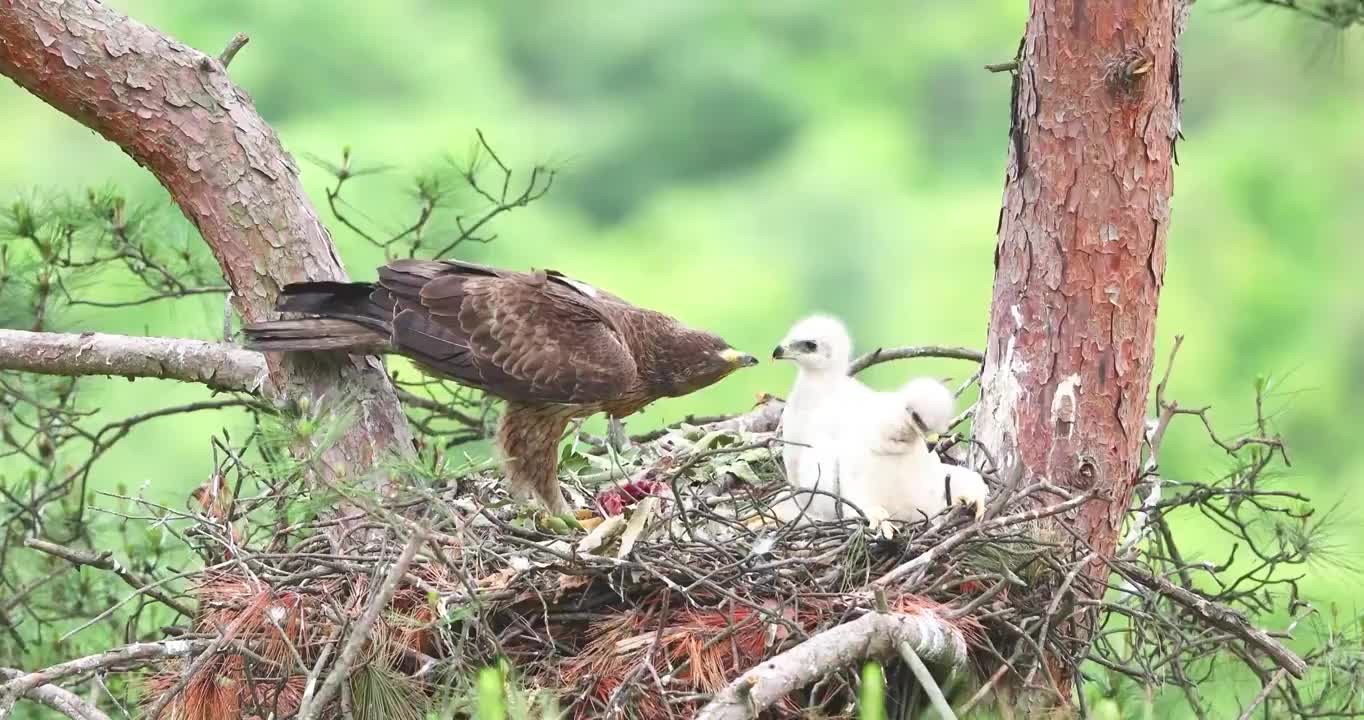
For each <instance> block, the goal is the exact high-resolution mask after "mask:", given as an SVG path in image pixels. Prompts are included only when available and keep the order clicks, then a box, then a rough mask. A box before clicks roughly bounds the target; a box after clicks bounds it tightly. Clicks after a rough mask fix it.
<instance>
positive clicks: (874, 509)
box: [867, 505, 895, 540]
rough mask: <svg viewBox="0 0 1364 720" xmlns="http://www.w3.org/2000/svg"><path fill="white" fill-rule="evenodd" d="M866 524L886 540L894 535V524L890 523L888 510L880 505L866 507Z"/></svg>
mask: <svg viewBox="0 0 1364 720" xmlns="http://www.w3.org/2000/svg"><path fill="white" fill-rule="evenodd" d="M867 525H868V526H869V527H870V528H871V529H872V531H873V532H875V533H877V534H878V535H880V536H881V537H883V538H885V539H887V540H889V539H891V538H892V537H894V536H895V526H894V525H891V523H890V511H889V510H886V509H885V508H884V507H881V506H880V505H873V506H871V507H869V508H867Z"/></svg>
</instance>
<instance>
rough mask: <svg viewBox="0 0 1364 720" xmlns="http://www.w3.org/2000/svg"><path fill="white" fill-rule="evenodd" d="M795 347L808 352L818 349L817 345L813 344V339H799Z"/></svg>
mask: <svg viewBox="0 0 1364 720" xmlns="http://www.w3.org/2000/svg"><path fill="white" fill-rule="evenodd" d="M796 349H797V350H799V351H801V352H808V353H809V352H814V351H815V350H817V349H819V346H818V345H816V344H815V341H814V340H801V341H800V342H798V343H796Z"/></svg>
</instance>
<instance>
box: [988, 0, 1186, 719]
mask: <svg viewBox="0 0 1364 720" xmlns="http://www.w3.org/2000/svg"><path fill="white" fill-rule="evenodd" d="M1186 16H1187V7H1186V6H1185V3H1184V2H1183V0H1153V1H1151V2H1121V1H1120V0H1088V1H1086V0H1034V1H1033V3H1032V11H1031V15H1030V17H1029V20H1028V26H1027V30H1026V34H1025V36H1024V39H1023V44H1022V47H1021V49H1020V53H1019V63H1018V70H1017V71H1016V74H1015V77H1014V85H1013V101H1012V103H1013V107H1012V123H1011V130H1010V140H1011V142H1010V150H1009V164H1008V170H1007V173H1006V178H1005V189H1004V201H1003V207H1002V209H1001V211H1000V219H999V228H998V233H999V237H998V245H997V247H996V250H995V285H994V297H993V302H992V306H991V311H990V333H989V339H988V342H987V346H986V357H985V366H984V371H983V375H982V399H981V405H980V408H979V411H978V413H977V416H976V421H975V435H976V439H977V440H979V441H980V442H981V444H982V445H983V447H984V449H985V450H986V451H988V454H989V455H990V456H991V458H992V459H993V460H994V461H995V463H996V464H997V465H998V466H999V467H1001V468H1008V469H1012V468H1015V467H1017V466H1018V465H1019V464H1021V466H1022V469H1023V473H1022V474H1021V475H1012V476H1013V477H1018V478H1026V480H1025V482H1029V481H1035V480H1038V479H1046V480H1049V481H1051V482H1052V483H1055V484H1057V485H1059V486H1062V487H1064V488H1067V489H1069V490H1071V491H1073V492H1077V493H1080V492H1086V491H1090V490H1091V489H1092V490H1094V491H1095V495H1096V496H1097V497H1098V498H1099V499H1101V500H1103V502H1094V503H1089V504H1087V505H1085V506H1083V507H1081V508H1080V509H1078V510H1077V511H1075V513H1073V514H1071V515H1065V516H1059V517H1058V519H1057V520H1055V521H1054V522H1056V523H1060V524H1063V525H1065V526H1066V530H1069V531H1073V532H1074V537H1078V538H1080V539H1082V540H1083V541H1084V542H1085V543H1087V544H1088V546H1089V549H1092V550H1093V551H1095V552H1096V553H1097V557H1098V558H1099V559H1097V560H1095V561H1094V562H1093V563H1092V564H1091V565H1090V567H1089V570H1088V574H1089V575H1091V577H1094V578H1098V577H1102V576H1104V575H1106V574H1107V566H1106V565H1105V564H1104V563H1103V561H1102V558H1103V557H1105V556H1108V555H1110V554H1111V553H1112V551H1113V549H1114V546H1115V543H1116V540H1117V534H1118V531H1119V524H1120V523H1121V520H1122V516H1123V514H1124V511H1125V510H1126V508H1127V505H1128V502H1129V499H1130V497H1131V493H1132V488H1133V484H1134V482H1135V480H1136V477H1137V475H1138V469H1139V468H1138V461H1139V456H1140V449H1141V443H1142V438H1143V434H1144V428H1145V419H1146V412H1145V409H1146V404H1147V403H1146V398H1147V392H1148V388H1149V385H1150V380H1151V371H1152V364H1153V363H1152V355H1153V342H1154V337H1155V321H1156V307H1157V302H1158V300H1159V297H1160V288H1161V283H1162V277H1163V275H1164V272H1165V238H1166V231H1167V228H1168V226H1169V219H1170V196H1171V192H1172V187H1173V186H1172V167H1171V166H1172V160H1173V157H1174V143H1175V140H1176V138H1177V137H1178V134H1179V120H1178V106H1179V61H1178V55H1177V51H1176V43H1177V40H1178V36H1179V33H1180V31H1181V30H1182V28H1183V25H1184V22H1185V18H1186ZM1001 475H1002V476H1005V477H1009V476H1011V473H1010V472H1009V471H1008V470H1006V471H1005V472H1003V473H1001ZM1060 536H1061V537H1064V538H1070V537H1072V535H1070V534H1069V533H1066V534H1061V535H1060ZM1085 552H1088V549H1087V550H1085ZM1078 634H1079V635H1080V636H1081V637H1080V639H1081V640H1083V639H1084V637H1083V636H1084V633H1083V632H1080V633H1078ZM1062 684H1063V685H1065V686H1066V687H1063V688H1058V689H1059V690H1061V691H1062V692H1063V693H1068V689H1069V684H1068V682H1066V681H1065V679H1064V678H1062Z"/></svg>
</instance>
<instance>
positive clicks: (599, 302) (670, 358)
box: [244, 260, 758, 513]
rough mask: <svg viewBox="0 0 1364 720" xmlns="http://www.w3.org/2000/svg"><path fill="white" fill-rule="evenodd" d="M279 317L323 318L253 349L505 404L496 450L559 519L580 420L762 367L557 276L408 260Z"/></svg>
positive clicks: (623, 411)
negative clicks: (403, 360)
mask: <svg viewBox="0 0 1364 720" xmlns="http://www.w3.org/2000/svg"><path fill="white" fill-rule="evenodd" d="M276 309H277V310H279V311H280V312H289V313H302V314H305V315H308V316H311V317H305V318H300V319H294V320H274V321H270V322H263V323H256V324H252V325H248V326H247V327H245V328H244V332H245V335H246V341H247V342H246V344H247V346H248V347H251V348H254V349H256V350H261V351H277V350H285V351H296V350H312V351H317V350H324V351H325V350H332V351H344V352H349V353H354V354H377V353H396V354H398V355H402V356H404V357H407V358H410V359H412V360H413V361H414V362H416V363H417V364H418V365H419V366H420V367H421V368H423V369H424V370H425V371H426V372H428V373H430V374H432V375H436V376H439V377H444V378H449V379H451V380H454V381H456V382H459V383H460V384H463V385H467V386H470V387H475V388H478V389H480V390H483V391H484V392H487V393H488V394H490V395H493V396H496V397H499V398H501V399H503V400H505V401H506V409H505V411H504V412H503V414H502V421H501V423H500V424H499V427H498V432H497V444H498V449H499V450H500V451H501V454H502V458H503V461H504V463H505V465H506V471H507V477H508V479H509V480H510V482H511V490H512V492H513V494H514V495H516V496H518V497H522V498H524V497H527V496H534V497H535V498H537V499H538V500H539V501H540V502H542V503H543V504H544V505H545V506H546V507H547V508H548V509H549V510H550V511H551V512H555V513H564V512H568V511H569V506H568V503H567V502H565V501H564V497H563V494H562V493H561V492H560V491H559V477H558V466H559V453H558V447H559V440H560V439H561V438H562V437H563V433H564V431H565V429H566V428H567V427H568V423H569V421H570V420H572V419H573V418H578V417H584V416H587V415H591V414H593V413H597V412H604V413H606V414H607V415H608V416H610V417H612V418H621V417H625V416H626V415H630V414H632V413H634V412H635V411H637V410H639V409H640V408H642V407H644V406H645V405H648V404H649V403H651V402H653V401H655V400H657V399H659V398H662V397H679V396H682V395H686V394H688V393H690V392H693V391H696V390H699V389H701V388H703V387H706V386H707V385H710V384H712V383H715V382H717V381H718V380H720V379H721V378H723V377H725V376H726V375H729V374H730V373H731V372H733V371H735V370H737V369H739V368H741V367H746V366H749V365H755V364H757V362H758V361H757V360H756V359H755V358H754V357H753V356H752V355H749V354H748V353H742V352H739V351H737V350H735V349H734V348H732V347H730V346H729V344H728V343H726V342H725V341H724V340H722V339H720V338H719V337H717V336H716V335H713V334H711V333H708V332H702V331H700V330H693V329H691V328H688V327H686V326H684V325H683V324H682V323H680V322H678V321H677V320H674V319H673V318H670V317H668V316H666V315H663V314H661V313H657V312H654V311H652V310H646V309H644V308H640V307H636V306H634V305H631V304H630V303H628V302H626V301H624V300H622V299H620V298H618V297H616V296H615V295H612V294H610V293H607V292H605V291H602V290H599V289H597V288H594V287H592V286H590V285H587V284H585V283H582V282H578V281H576V280H572V279H570V278H568V277H565V276H564V275H562V274H561V273H558V272H555V271H553V270H541V271H537V272H532V273H524V272H515V271H511V270H501V269H498V268H492V267H484V266H482V265H474V264H472V263H466V262H457V261H450V260H443V261H423V260H398V261H395V262H392V263H389V264H388V265H385V266H383V267H381V268H379V281H378V282H377V283H338V282H305V283H296V284H292V285H286V286H285V287H284V290H283V292H282V294H281V295H280V299H279V302H278V304H277V305H276Z"/></svg>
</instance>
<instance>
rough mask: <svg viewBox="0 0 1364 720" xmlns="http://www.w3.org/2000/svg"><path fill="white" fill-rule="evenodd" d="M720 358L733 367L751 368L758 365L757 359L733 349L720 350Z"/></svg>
mask: <svg viewBox="0 0 1364 720" xmlns="http://www.w3.org/2000/svg"><path fill="white" fill-rule="evenodd" d="M720 357H722V358H724V359H725V362H727V363H729V364H730V365H733V366H734V367H752V366H754V365H757V364H758V358H755V357H753V356H752V355H749V354H748V353H746V352H739V351H738V350H735V349H734V348H725V349H724V350H721V351H720Z"/></svg>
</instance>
